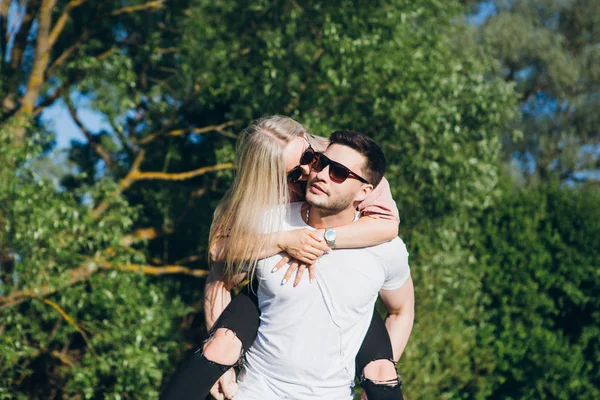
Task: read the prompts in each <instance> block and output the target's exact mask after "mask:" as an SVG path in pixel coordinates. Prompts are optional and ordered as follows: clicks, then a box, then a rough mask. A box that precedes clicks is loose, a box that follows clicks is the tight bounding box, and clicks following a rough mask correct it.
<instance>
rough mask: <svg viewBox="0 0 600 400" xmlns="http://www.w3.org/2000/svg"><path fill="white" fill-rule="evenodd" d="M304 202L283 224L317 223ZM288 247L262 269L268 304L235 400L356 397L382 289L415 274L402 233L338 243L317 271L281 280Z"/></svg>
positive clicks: (263, 300)
mask: <svg viewBox="0 0 600 400" xmlns="http://www.w3.org/2000/svg"><path fill="white" fill-rule="evenodd" d="M301 205H302V203H292V204H290V205H289V206H286V207H284V208H282V209H285V210H286V216H285V218H284V222H283V226H282V227H281V229H280V230H282V231H283V230H292V229H298V228H307V227H309V226H308V225H306V224H305V223H304V221H303V220H302V218H301V214H300V211H301V210H300V209H301ZM281 257H282V255H281V254H279V255H275V256H273V257H269V258H267V259H264V260H261V261H260V262H259V263H258V266H257V269H256V278H257V279H258V280H259V289H258V293H257V295H258V302H259V307H260V310H261V317H260V327H259V329H258V335H257V337H256V340H255V341H254V343H253V345H252V346H251V347H250V349H249V350H248V351H247V352H246V362H245V366H244V369H243V371H242V373H241V374H240V377H239V380H238V383H239V391H238V393H237V395H236V396H235V400H280V399H294V400H304V399H306V400H308V399H310V400H314V399H326V400H338V399H339V400H350V399H352V389H351V388H352V386H353V384H354V375H355V372H354V359H355V357H356V355H357V353H358V350H359V349H360V346H361V344H362V342H363V339H364V337H365V334H366V333H367V330H368V328H369V325H370V323H371V317H372V315H373V306H374V304H375V301H376V299H377V295H378V293H379V290H381V289H385V290H393V289H398V288H399V287H401V286H402V285H403V284H404V283H405V282H406V280H407V279H408V278H409V276H410V269H409V266H408V252H407V251H406V246H405V245H404V243H403V242H402V240H401V239H400V238H396V239H394V240H392V241H390V242H387V243H384V244H381V245H378V246H374V247H369V248H362V249H337V250H334V251H332V252H330V253H328V254H325V255H323V256H322V257H321V258H320V259H319V261H318V262H317V268H316V279H315V281H314V282H313V283H312V284H310V283H309V277H308V273H305V274H304V276H303V277H302V282H301V283H300V284H299V285H298V286H297V287H295V288H294V287H293V285H292V282H290V283H288V284H286V285H283V286H282V285H281V280H282V279H283V275H284V274H285V271H286V269H287V268H281V269H280V270H279V271H278V272H276V273H271V270H272V269H273V267H274V266H275V265H276V264H277V262H278V261H280V260H281Z"/></svg>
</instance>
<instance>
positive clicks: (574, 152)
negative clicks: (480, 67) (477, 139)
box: [459, 0, 600, 182]
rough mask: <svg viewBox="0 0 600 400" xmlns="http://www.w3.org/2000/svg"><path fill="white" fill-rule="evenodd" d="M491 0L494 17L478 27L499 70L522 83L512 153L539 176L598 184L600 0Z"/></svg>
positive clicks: (510, 140) (527, 172)
mask: <svg viewBox="0 0 600 400" xmlns="http://www.w3.org/2000/svg"><path fill="white" fill-rule="evenodd" d="M491 3H492V4H493V11H492V12H490V16H489V18H488V19H487V20H485V22H483V23H482V24H481V25H480V26H479V27H478V28H477V29H476V31H477V35H478V37H479V43H480V44H481V45H482V46H483V51H484V52H486V53H488V54H490V55H492V56H493V57H495V58H497V59H498V60H500V61H501V63H502V64H501V68H500V69H499V70H497V74H498V75H500V76H502V77H504V79H506V80H507V81H509V82H514V83H515V84H516V88H517V91H518V92H519V94H520V105H521V114H522V119H521V122H520V123H519V124H518V125H517V127H516V128H517V129H518V130H520V131H521V132H522V137H521V138H520V139H519V140H513V138H511V137H510V136H508V135H507V136H506V138H505V142H506V147H505V149H506V154H507V155H508V156H509V157H511V158H512V157H514V156H516V157H517V158H518V159H519V160H520V161H521V166H522V169H523V171H524V173H525V175H527V176H530V177H533V178H539V179H541V180H543V181H547V180H548V179H559V180H560V181H569V182H573V181H575V182H579V181H590V180H591V181H594V182H597V181H598V171H599V170H600V153H599V144H600V134H599V132H598V128H597V127H598V124H599V122H600V121H599V120H598V113H597V112H596V110H597V109H598V107H599V105H600V103H599V101H600V100H599V99H600V97H599V93H600V92H599V90H600V67H599V65H600V62H599V60H600V50H599V49H598V43H599V42H600V29H599V28H598V27H599V26H600V5H599V3H598V2H597V1H594V0H578V1H566V2H565V1H557V0H543V1H540V0H536V1H531V0H522V1H510V2H507V1H495V2H491ZM480 4H482V3H480V2H477V3H476V6H475V7H477V5H480ZM485 4H486V7H488V8H490V3H489V2H486V3H485ZM473 37H475V36H473ZM472 41H473V40H472V39H470V40H467V42H472ZM459 45H460V46H464V45H465V41H462V40H461V41H460V43H459Z"/></svg>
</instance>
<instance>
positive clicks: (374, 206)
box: [358, 178, 400, 221]
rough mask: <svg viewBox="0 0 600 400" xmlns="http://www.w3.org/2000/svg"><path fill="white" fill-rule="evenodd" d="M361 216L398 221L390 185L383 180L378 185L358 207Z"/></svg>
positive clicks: (398, 215)
mask: <svg viewBox="0 0 600 400" xmlns="http://www.w3.org/2000/svg"><path fill="white" fill-rule="evenodd" d="M358 211H360V213H361V215H364V216H368V217H374V218H385V219H394V220H396V221H400V214H399V212H398V207H396V202H395V201H394V199H393V198H392V192H391V191H390V184H389V183H388V181H387V179H385V178H383V179H382V180H381V182H380V183H379V185H377V187H376V188H375V189H373V191H372V192H371V193H369V195H368V196H367V197H366V198H365V199H364V200H363V201H362V202H361V203H360V204H359V205H358Z"/></svg>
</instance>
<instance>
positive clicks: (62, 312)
mask: <svg viewBox="0 0 600 400" xmlns="http://www.w3.org/2000/svg"><path fill="white" fill-rule="evenodd" d="M34 299H36V300H40V301H42V302H44V303H45V304H47V305H49V306H50V307H52V308H54V309H55V310H56V311H57V312H58V313H59V314H60V315H61V317H63V318H64V319H65V321H67V322H68V323H69V325H71V326H72V327H73V328H75V330H76V331H77V332H79V333H80V334H81V336H82V337H83V340H85V343H86V344H87V345H88V347H89V348H90V350H91V351H92V353H94V354H95V352H94V346H92V344H91V343H90V340H89V338H88V336H87V334H86V333H85V331H84V330H83V329H81V327H80V326H79V325H77V322H75V320H74V319H73V318H72V317H71V316H70V315H69V314H67V312H66V311H65V310H64V309H63V308H62V307H61V306H59V305H58V304H56V303H55V302H53V301H52V300H48V299H44V298H39V297H34Z"/></svg>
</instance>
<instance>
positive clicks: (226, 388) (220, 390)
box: [210, 368, 238, 400]
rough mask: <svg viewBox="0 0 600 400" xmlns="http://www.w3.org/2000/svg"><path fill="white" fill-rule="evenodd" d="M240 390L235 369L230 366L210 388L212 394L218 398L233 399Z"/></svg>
mask: <svg viewBox="0 0 600 400" xmlns="http://www.w3.org/2000/svg"><path fill="white" fill-rule="evenodd" d="M237 391H238V385H237V382H236V379H235V370H234V369H233V368H229V369H228V370H227V372H225V373H224V374H223V375H222V376H221V377H220V378H219V380H218V381H217V382H216V383H215V384H214V386H213V387H212V388H211V389H210V394H211V395H212V396H213V397H214V398H215V399H216V400H225V399H232V398H233V397H234V396H235V394H236V393H237Z"/></svg>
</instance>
